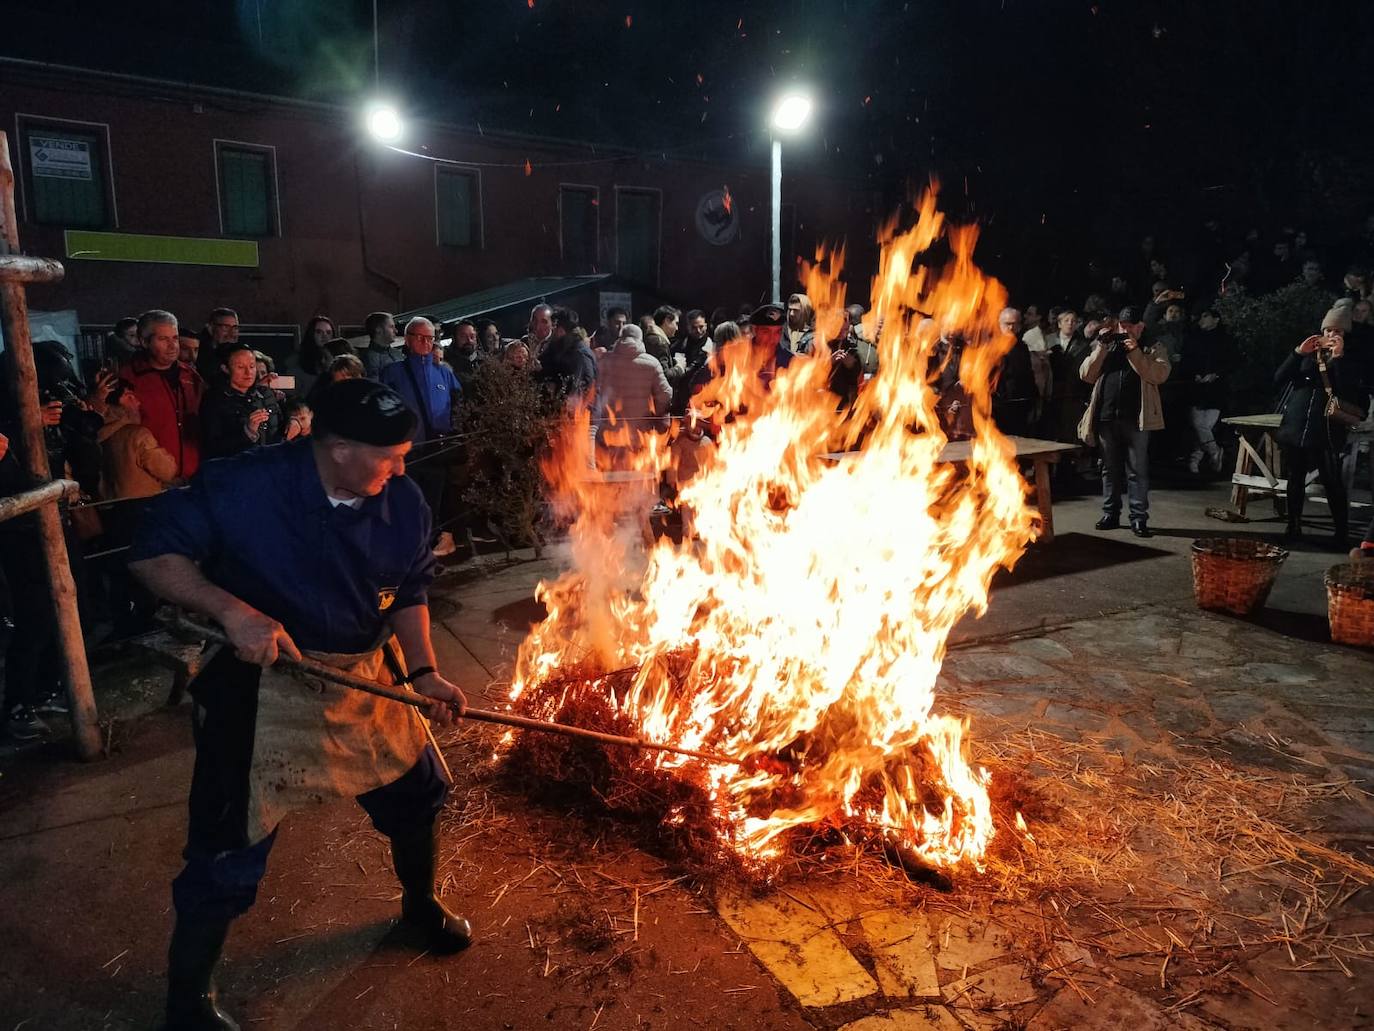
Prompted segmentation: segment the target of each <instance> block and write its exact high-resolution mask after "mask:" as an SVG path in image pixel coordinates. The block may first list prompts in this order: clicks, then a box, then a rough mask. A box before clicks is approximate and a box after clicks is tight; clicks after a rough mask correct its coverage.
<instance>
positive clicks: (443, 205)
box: [434, 165, 482, 247]
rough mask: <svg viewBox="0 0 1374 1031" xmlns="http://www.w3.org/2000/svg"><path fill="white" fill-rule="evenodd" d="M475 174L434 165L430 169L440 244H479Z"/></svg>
mask: <svg viewBox="0 0 1374 1031" xmlns="http://www.w3.org/2000/svg"><path fill="white" fill-rule="evenodd" d="M478 193H479V191H478V188H477V173H476V172H474V171H471V170H468V169H464V168H452V167H448V166H444V165H437V166H435V169H434V204H435V220H436V222H437V224H438V229H439V234H438V238H439V245H440V246H441V247H478V246H481V239H482V232H481V223H480V219H481V212H480V210H479V206H478Z"/></svg>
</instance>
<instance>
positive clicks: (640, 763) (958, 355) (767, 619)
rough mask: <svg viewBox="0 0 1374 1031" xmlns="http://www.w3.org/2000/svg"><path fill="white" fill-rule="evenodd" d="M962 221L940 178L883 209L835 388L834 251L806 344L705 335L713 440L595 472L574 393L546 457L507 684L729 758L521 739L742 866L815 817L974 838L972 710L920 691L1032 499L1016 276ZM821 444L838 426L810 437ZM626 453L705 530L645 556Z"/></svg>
mask: <svg viewBox="0 0 1374 1031" xmlns="http://www.w3.org/2000/svg"><path fill="white" fill-rule="evenodd" d="M975 238H976V233H975V232H974V231H973V230H972V229H969V228H963V229H960V228H954V229H949V230H947V229H946V227H945V225H944V221H943V219H942V217H941V216H940V215H939V214H938V212H937V211H936V208H935V201H934V197H933V195H928V196H927V197H925V198H924V200H923V202H922V204H921V207H920V210H919V213H918V217H917V219H916V221H915V224H914V225H913V226H912V227H911V228H909V229H906V230H904V231H898V229H897V226H896V224H895V222H894V224H893V225H892V226H890V227H889V228H888V230H887V231H886V234H885V239H884V245H883V251H882V258H881V261H880V271H879V275H878V277H877V278H876V280H875V283H874V289H873V297H872V311H871V312H870V315H869V321H868V322H867V323H866V324H865V331H866V335H867V336H868V338H869V339H875V340H876V341H877V345H878V351H879V354H880V368H879V371H878V373H877V375H876V376H875V377H874V378H873V379H872V380H871V381H870V382H869V383H868V384H867V386H866V387H865V389H864V390H863V391H861V392H860V394H859V396H858V399H857V401H856V402H855V403H854V404H853V406H852V407H851V408H844V407H843V406H837V403H836V395H835V394H833V393H831V392H830V390H829V389H828V388H829V385H830V382H831V380H830V375H831V369H832V367H833V366H834V365H835V364H836V363H843V362H845V361H849V360H852V359H851V357H849V356H846V355H845V354H844V353H842V352H839V351H837V352H835V353H832V352H831V350H830V348H829V347H828V346H827V345H826V343H825V341H826V340H827V339H836V338H837V336H838V334H839V333H840V332H842V330H843V328H844V327H845V326H846V323H845V321H844V319H845V316H844V310H843V309H844V304H845V301H846V300H847V298H846V296H845V287H844V285H843V284H842V282H841V277H840V273H841V266H842V260H843V255H842V253H835V254H832V255H829V256H827V257H824V258H822V259H821V260H820V262H819V263H818V265H817V266H816V267H813V268H811V269H810V270H809V272H808V276H807V280H808V281H807V293H808V294H809V296H810V297H811V299H812V301H813V302H814V304H815V306H816V310H817V312H818V313H819V314H818V320H819V321H818V326H817V340H818V344H817V347H816V351H815V353H814V354H813V355H812V356H811V357H809V358H806V359H798V360H797V361H794V362H793V363H792V364H791V365H790V366H789V367H787V368H785V369H778V368H776V367H775V359H776V340H774V339H772V338H771V337H769V336H767V335H766V331H765V330H762V329H760V330H759V331H758V336H757V338H756V339H754V340H752V341H751V340H741V341H737V342H734V343H732V344H729V345H727V346H725V347H724V348H723V349H722V351H721V353H719V354H718V355H716V356H715V357H714V359H713V360H714V361H715V362H716V376H715V378H714V379H713V380H712V381H711V383H710V384H709V385H708V386H707V387H706V389H705V390H704V391H702V392H701V393H700V394H698V395H697V397H696V398H695V401H696V402H697V403H698V404H699V406H700V410H699V412H700V416H701V418H710V419H712V420H713V422H714V425H715V427H716V429H715V431H714V433H713V434H712V436H713V437H714V439H715V444H714V446H710V447H706V448H705V449H704V452H703V451H702V450H701V449H699V450H698V452H697V453H696V454H695V455H694V460H693V464H694V465H695V466H696V470H695V474H694V475H692V476H690V478H686V482H682V481H683V480H684V476H683V475H681V473H682V470H681V469H680V468H676V467H675V466H674V459H675V457H676V456H677V455H678V454H680V450H679V449H678V448H676V447H675V446H669V444H668V443H667V442H665V441H663V440H662V439H660V438H656V437H653V436H649V437H647V438H645V441H644V444H645V446H643V447H642V448H640V449H638V450H628V451H626V450H621V451H619V452H617V454H616V459H615V461H616V463H617V470H616V472H617V477H620V479H617V477H606V476H602V475H599V474H595V473H590V472H589V461H588V455H587V442H588V433H587V426H586V422H585V419H584V420H583V421H581V422H579V423H574V424H573V425H571V426H569V427H568V429H567V432H566V433H565V434H564V435H563V436H562V438H561V440H560V442H559V444H558V446H556V447H555V448H554V451H553V454H552V457H551V458H550V460H549V461H548V462H547V463H546V465H545V474H546V477H547V478H548V481H549V483H550V485H551V488H552V495H553V501H554V504H555V507H556V508H557V509H558V511H559V512H560V513H561V514H562V515H563V516H564V517H565V518H566V519H567V520H568V521H569V522H570V523H571V541H572V558H573V568H572V570H571V571H570V572H568V573H566V574H564V575H563V576H562V577H560V578H559V579H558V580H557V581H555V582H552V583H546V584H543V585H541V598H542V600H543V601H544V603H545V604H546V606H547V608H548V617H547V618H546V619H545V620H544V621H543V623H541V624H540V625H539V626H537V627H535V628H534V629H533V630H532V631H531V633H530V636H529V637H528V638H527V639H526V640H525V642H524V643H523V644H522V646H521V648H520V653H519V656H518V658H517V663H516V670H515V676H514V678H513V681H512V689H511V702H512V706H513V708H514V710H515V711H516V712H519V713H522V714H525V715H533V716H538V717H541V718H547V719H557V720H559V721H561V722H568V723H573V724H576V725H579V726H583V727H590V728H595V729H602V730H612V731H619V732H622V733H629V734H632V735H635V736H640V737H643V738H646V739H650V740H655V741H659V742H663V743H667V744H672V745H676V746H679V747H686V748H691V749H699V750H709V751H711V752H715V753H720V754H724V755H728V756H733V757H736V758H739V759H741V760H743V762H742V763H741V764H739V765H735V764H728V763H727V764H715V763H707V762H701V761H697V760H684V759H682V758H680V757H664V756H654V755H637V754H633V753H629V752H627V753H625V754H611V753H608V752H604V751H602V750H601V749H599V748H598V749H591V750H588V749H586V748H585V747H579V746H575V745H569V744H568V743H567V742H561V741H554V740H539V741H535V740H531V739H530V737H531V736H530V735H524V740H521V741H520V742H519V743H518V744H517V745H516V750H515V752H514V753H513V754H512V759H513V760H515V761H517V762H518V763H519V764H521V765H522V766H523V767H524V769H525V770H526V771H533V772H536V773H538V774H540V775H542V776H546V777H549V778H553V779H558V780H562V781H565V782H568V781H570V782H577V783H581V784H584V785H586V786H588V787H589V788H591V789H592V790H593V791H595V792H596V793H597V794H598V795H599V796H600V797H601V798H602V799H603V800H604V801H605V802H606V804H607V805H608V806H610V807H611V808H613V809H615V810H617V811H620V812H624V813H631V814H635V815H638V816H641V817H645V818H650V819H652V820H654V821H656V822H658V823H660V824H661V825H662V826H663V827H664V828H665V829H666V830H668V831H669V832H671V833H672V834H673V835H677V836H680V837H685V838H689V839H693V847H695V848H698V849H700V850H701V851H703V852H704V853H705V854H707V855H721V856H725V855H731V856H734V857H735V858H737V859H738V860H739V861H740V862H741V864H742V865H744V866H746V867H750V868H754V869H760V868H767V867H769V866H776V864H777V863H778V862H780V861H782V860H783V859H785V858H786V857H787V856H788V855H789V854H791V853H792V852H793V851H794V850H795V848H796V842H797V840H798V838H799V837H800V838H806V839H808V840H809V839H814V838H815V837H816V836H817V834H818V833H819V834H820V836H821V837H822V838H823V839H825V840H831V839H832V838H833V839H835V840H841V839H843V838H844V837H846V836H847V837H849V838H851V839H852V838H863V839H873V840H876V841H880V842H881V843H882V844H883V846H884V847H886V848H890V849H895V850H897V851H898V852H901V853H903V854H906V855H908V856H910V857H911V858H913V859H916V860H918V861H919V862H921V863H924V864H926V865H929V866H932V867H937V868H953V867H955V866H959V865H968V866H972V867H975V868H976V867H978V866H979V865H980V864H981V861H982V856H983V854H984V853H985V851H986V849H987V847H988V843H989V842H990V841H991V839H992V836H993V823H992V815H991V808H990V803H989V798H988V790H987V788H988V777H987V774H986V773H985V772H984V771H982V770H979V769H977V768H975V767H974V766H973V765H972V764H971V762H970V748H969V745H968V741H967V737H966V731H967V725H966V724H965V723H964V722H963V721H961V720H958V719H954V718H952V717H949V716H945V715H941V714H939V713H937V712H935V696H934V685H935V677H936V674H937V673H938V671H939V668H940V664H941V662H942V661H943V658H944V649H945V641H946V638H947V637H948V634H949V632H950V630H951V629H952V627H953V626H954V624H955V623H956V622H957V621H958V620H959V619H960V618H961V617H962V616H963V615H964V614H965V613H967V612H969V611H982V609H983V608H984V607H985V606H986V603H987V592H988V586H989V584H990V582H991V579H992V577H993V575H994V574H995V573H996V572H997V570H998V569H999V568H1003V567H1007V566H1010V565H1011V564H1012V563H1014V562H1015V560H1016V559H1017V557H1019V555H1020V554H1021V551H1022V550H1023V549H1024V547H1025V545H1026V544H1027V543H1028V542H1029V540H1030V539H1031V538H1032V537H1033V536H1034V533H1035V527H1034V519H1035V516H1034V513H1033V511H1032V510H1031V509H1030V508H1029V507H1028V506H1027V505H1026V487H1025V483H1024V481H1023V480H1022V478H1021V476H1020V474H1019V472H1018V470H1017V466H1016V462H1015V455H1014V449H1013V447H1012V445H1011V443H1010V442H1009V441H1008V440H1007V439H1006V438H1004V437H1003V436H1002V435H1001V434H1000V433H998V431H997V429H996V427H995V426H994V425H993V422H992V418H991V390H992V385H993V384H994V383H995V381H996V378H997V377H996V372H997V369H998V367H999V365H1000V362H1001V358H1002V356H1003V353H1004V352H1005V350H1006V348H1007V347H1008V346H1009V345H1010V343H1011V340H1010V338H1009V337H1007V336H1005V335H1003V334H1001V333H1000V331H999V330H998V327H997V316H998V313H999V312H1000V310H1001V308H1002V307H1003V305H1004V304H1005V300H1006V295H1005V292H1004V291H1003V290H1002V289H1001V287H1000V286H999V285H998V284H997V283H995V282H994V281H992V280H989V279H987V278H985V277H984V276H982V274H981V273H979V272H978V270H977V269H976V268H975V267H974V265H973V264H972V260H971V255H972V249H973V245H974V241H975ZM937 242H939V243H941V245H942V246H944V245H945V244H947V245H948V247H947V251H941V253H948V254H949V255H951V258H950V260H949V261H948V262H947V263H946V264H945V265H943V266H942V267H939V268H936V267H934V266H932V265H928V264H926V262H927V261H928V260H929V255H931V254H933V253H935V251H936V250H937V248H934V245H935V244H936V243H937ZM926 312H935V313H937V315H936V317H935V318H934V319H932V318H930V317H928V316H927V315H925V313H926ZM937 380H938V381H940V382H941V383H942V384H943V386H942V391H943V393H942V396H941V398H939V399H937V397H936V394H935V391H934V389H933V387H932V383H933V382H935V381H937ZM951 399H958V401H959V405H960V406H961V409H962V410H963V411H964V412H967V413H968V419H967V421H968V422H971V424H972V426H973V429H974V430H975V432H976V436H975V437H974V439H973V440H972V441H971V442H970V444H969V448H968V452H967V458H966V459H965V460H961V462H960V463H959V464H958V465H957V466H956V465H954V464H952V463H950V462H946V461H943V460H942V457H941V455H942V450H943V448H944V446H945V444H946V437H945V433H944V431H943V429H942V417H941V405H943V406H945V407H948V405H949V403H950V402H951ZM937 400H938V401H939V402H940V404H939V405H937ZM837 409H838V410H837ZM963 421H965V420H963V419H961V422H963ZM831 448H839V449H844V450H848V451H849V452H851V453H850V454H848V455H847V456H846V458H845V460H843V461H826V460H824V459H823V457H822V455H821V452H824V451H827V450H830V449H831ZM627 464H628V465H629V466H631V468H630V469H629V470H628V472H629V473H630V474H631V475H632V476H633V474H642V479H643V480H644V481H645V482H650V483H652V482H656V481H657V478H658V477H659V476H660V475H662V474H664V473H665V472H677V473H678V474H679V475H678V476H677V480H678V481H679V483H680V484H681V487H680V495H679V500H680V503H681V504H682V505H683V506H684V507H685V508H687V509H689V510H690V511H691V512H692V513H693V514H694V522H693V525H694V528H695V532H696V536H695V537H694V538H692V539H689V540H686V541H684V542H683V543H681V544H674V543H673V542H671V541H668V540H659V541H657V542H655V543H654V544H653V545H652V546H651V547H650V548H649V550H648V553H647V555H646V554H644V553H643V552H642V550H641V541H640V539H639V536H638V534H637V533H636V532H635V531H634V530H633V529H632V528H627V527H623V526H620V525H617V521H616V519H615V514H616V511H617V509H618V508H620V507H622V506H618V505H617V504H615V503H613V502H612V500H611V499H609V498H608V487H609V486H611V485H613V484H614V483H618V482H624V479H623V478H624V476H625V474H626V472H627V470H626V465H627ZM611 671H614V672H611ZM510 740H512V741H513V736H512V738H511V739H510Z"/></svg>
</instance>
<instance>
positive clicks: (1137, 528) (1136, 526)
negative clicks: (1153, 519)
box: [1131, 519, 1154, 537]
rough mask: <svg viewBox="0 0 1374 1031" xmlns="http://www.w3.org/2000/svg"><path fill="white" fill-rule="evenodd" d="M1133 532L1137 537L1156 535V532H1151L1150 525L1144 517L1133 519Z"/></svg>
mask: <svg viewBox="0 0 1374 1031" xmlns="http://www.w3.org/2000/svg"><path fill="white" fill-rule="evenodd" d="M1131 533H1133V534H1135V535H1136V536H1137V537H1153V536H1154V534H1153V533H1151V532H1150V527H1149V526H1148V525H1147V524H1146V522H1145V520H1144V519H1132V520H1131Z"/></svg>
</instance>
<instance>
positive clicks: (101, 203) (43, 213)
mask: <svg viewBox="0 0 1374 1031" xmlns="http://www.w3.org/2000/svg"><path fill="white" fill-rule="evenodd" d="M25 137H26V139H25V143H26V149H27V154H26V157H27V159H28V165H29V171H30V175H29V183H30V185H31V186H32V187H33V217H34V221H36V222H38V223H40V224H41V225H50V226H73V227H77V228H88V229H103V228H104V227H105V226H106V225H107V224H108V218H107V216H106V211H105V160H104V157H105V155H104V150H103V143H102V141H101V138H100V137H99V136H96V135H95V134H93V133H81V132H71V131H69V130H65V129H43V128H39V127H34V128H31V129H28V130H27V131H26V133H25Z"/></svg>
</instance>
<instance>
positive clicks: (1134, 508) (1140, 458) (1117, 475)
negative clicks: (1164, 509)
mask: <svg viewBox="0 0 1374 1031" xmlns="http://www.w3.org/2000/svg"><path fill="white" fill-rule="evenodd" d="M1097 443H1098V445H1099V446H1100V447H1101V448H1102V513H1103V514H1104V515H1109V516H1119V515H1120V514H1121V495H1122V494H1125V495H1126V496H1127V500H1128V503H1129V505H1130V515H1131V518H1132V519H1148V518H1149V515H1150V431H1149V430H1142V429H1140V428H1139V426H1138V425H1137V423H1136V420H1135V419H1114V420H1113V421H1111V422H1099V423H1098V424H1097Z"/></svg>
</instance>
